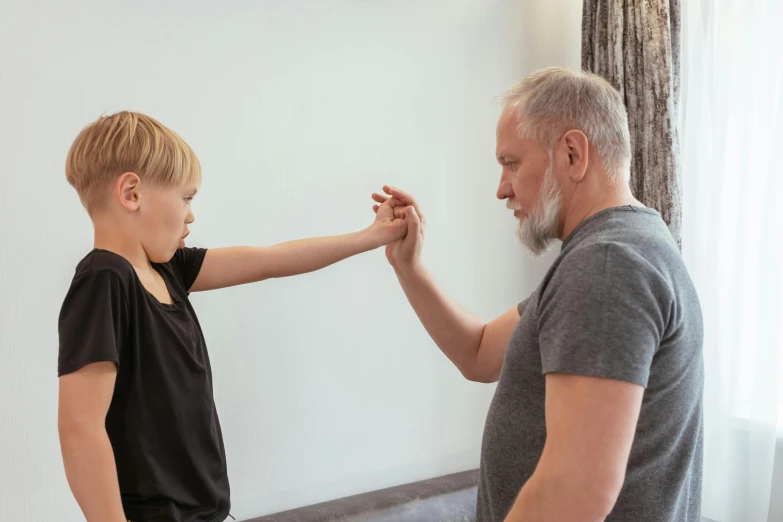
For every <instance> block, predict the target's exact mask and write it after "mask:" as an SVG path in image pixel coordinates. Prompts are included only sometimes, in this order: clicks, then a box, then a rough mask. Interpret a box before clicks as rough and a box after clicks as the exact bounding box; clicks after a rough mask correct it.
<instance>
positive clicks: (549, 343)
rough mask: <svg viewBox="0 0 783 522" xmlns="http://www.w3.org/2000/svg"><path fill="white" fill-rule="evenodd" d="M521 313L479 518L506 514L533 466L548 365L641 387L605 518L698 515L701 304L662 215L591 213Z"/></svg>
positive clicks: (681, 521) (648, 520)
mask: <svg viewBox="0 0 783 522" xmlns="http://www.w3.org/2000/svg"><path fill="white" fill-rule="evenodd" d="M519 311H520V316H521V317H520V320H519V324H518V325H517V327H516V330H515V331H514V333H513V334H512V336H511V339H510V340H509V344H508V347H507V349H506V354H505V359H504V361H503V369H502V371H501V374H500V380H499V382H498V385H497V389H496V391H495V396H494V398H493V400H492V405H491V406H490V409H489V414H488V416H487V422H486V426H485V428H484V439H483V443H482V451H481V478H480V482H479V492H478V507H477V512H478V513H477V520H478V522H500V521H502V520H503V519H504V518H505V516H506V515H507V514H508V512H509V510H510V509H511V507H512V505H513V503H514V501H515V500H516V497H517V496H518V495H519V492H520V490H521V489H522V486H524V484H525V482H526V481H527V480H528V479H529V478H530V476H531V475H532V474H533V471H534V470H535V468H536V465H537V463H538V461H539V458H540V457H541V452H542V450H543V448H544V442H545V440H546V424H545V418H544V396H545V377H544V376H545V375H546V374H547V373H550V372H556V373H567V374H573V375H584V376H593V377H604V378H609V379H616V380H620V381H626V382H630V383H635V384H639V385H641V386H644V388H645V391H644V399H643V402H642V407H641V413H640V416H639V422H638V424H637V427H636V434H635V438H634V441H633V445H632V447H631V454H630V458H629V462H628V471H627V475H626V478H625V483H624V485H623V488H622V490H621V492H620V496H619V498H618V499H617V503H616V504H615V507H614V510H613V511H612V513H611V515H609V517H608V518H607V519H606V520H607V521H608V522H615V521H623V522H698V521H699V519H700V512H701V478H702V477H701V474H702V444H703V443H702V440H703V432H702V390H703V377H704V370H703V362H702V343H703V325H702V316H701V307H700V305H699V300H698V297H697V295H696V290H695V288H694V286H693V283H692V281H691V278H690V276H689V275H688V272H687V270H686V269H685V265H684V263H683V260H682V256H681V255H680V252H679V250H678V249H677V246H676V244H675V243H674V241H673V239H672V236H671V234H670V233H669V230H668V228H667V227H666V225H665V224H664V222H663V221H662V220H661V218H660V215H659V214H658V213H657V212H655V211H654V210H650V209H646V208H640V207H631V206H625V207H617V208H611V209H607V210H604V211H602V212H599V213H598V214H595V215H593V216H591V217H590V218H588V219H587V220H585V221H584V222H583V223H581V224H580V225H579V227H577V229H576V230H574V232H573V233H572V234H571V235H570V236H569V237H568V238H567V239H566V240H565V242H564V243H563V247H562V251H561V253H560V256H559V257H558V258H557V260H556V261H555V262H554V264H553V265H552V267H551V269H550V270H549V272H548V273H547V275H546V277H545V278H544V280H543V282H542V283H541V285H540V286H539V287H538V289H537V290H536V291H535V292H534V293H533V294H532V295H531V296H530V297H529V298H527V299H526V300H525V301H523V302H522V303H521V304H520V305H519ZM563 501H564V502H567V501H568V499H563Z"/></svg>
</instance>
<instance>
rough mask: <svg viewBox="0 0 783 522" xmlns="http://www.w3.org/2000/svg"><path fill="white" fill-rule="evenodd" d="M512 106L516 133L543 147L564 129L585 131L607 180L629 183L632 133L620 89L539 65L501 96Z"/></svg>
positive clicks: (588, 75)
mask: <svg viewBox="0 0 783 522" xmlns="http://www.w3.org/2000/svg"><path fill="white" fill-rule="evenodd" d="M501 99H502V101H503V104H504V106H505V107H509V108H512V109H515V110H516V116H517V121H518V122H519V128H518V131H519V135H520V136H522V137H524V138H528V139H531V140H533V141H535V142H536V143H538V144H539V145H540V146H541V147H543V148H544V149H546V150H547V151H548V152H549V153H550V155H551V153H552V146H553V145H554V143H555V141H556V140H557V139H559V138H560V137H561V136H562V135H563V134H564V133H565V132H567V131H568V130H571V129H579V130H581V131H582V132H584V133H585V135H586V136H587V140H588V141H589V142H590V143H591V144H592V145H593V147H594V148H595V150H596V151H597V152H598V155H599V156H600V157H601V161H602V163H603V167H604V169H605V170H606V172H607V174H609V175H610V176H611V177H612V178H614V179H616V180H618V181H620V180H622V181H626V182H627V181H628V177H629V175H630V164H631V137H630V134H629V131H628V114H627V112H626V110H625V105H624V104H623V100H622V98H621V97H620V93H618V92H617V90H615V88H614V87H612V85H611V84H609V82H607V81H606V80H604V79H603V78H602V77H600V76H598V75H595V74H592V73H589V72H575V71H572V70H570V69H567V68H565V67H549V68H546V69H541V70H540V71H537V72H535V73H533V74H531V75H530V76H528V77H526V78H525V79H524V80H522V81H521V82H519V83H517V84H516V85H514V86H513V87H511V88H510V89H509V90H508V91H506V93H505V94H503V96H502V97H501Z"/></svg>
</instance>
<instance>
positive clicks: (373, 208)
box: [372, 205, 381, 214]
mask: <svg viewBox="0 0 783 522" xmlns="http://www.w3.org/2000/svg"><path fill="white" fill-rule="evenodd" d="M379 208H381V207H379V206H378V205H373V206H372V211H373V212H375V213H376V214H377V213H378V209H379Z"/></svg>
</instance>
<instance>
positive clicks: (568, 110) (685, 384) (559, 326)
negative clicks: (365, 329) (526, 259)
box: [373, 68, 703, 522]
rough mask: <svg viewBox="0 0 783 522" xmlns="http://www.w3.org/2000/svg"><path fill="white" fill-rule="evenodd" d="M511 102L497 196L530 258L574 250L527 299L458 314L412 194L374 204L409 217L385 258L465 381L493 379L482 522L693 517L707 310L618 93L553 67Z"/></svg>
mask: <svg viewBox="0 0 783 522" xmlns="http://www.w3.org/2000/svg"><path fill="white" fill-rule="evenodd" d="M504 105H505V107H504V110H503V112H502V114H501V116H500V119H499V121H498V125H497V160H498V162H499V163H500V165H501V167H502V174H501V177H500V186H499V187H498V191H497V197H498V198H499V199H501V200H503V199H505V200H506V203H507V206H508V208H509V209H512V210H513V211H514V216H515V217H516V218H517V219H518V220H519V237H520V239H521V241H522V242H523V243H524V244H525V245H526V246H527V247H528V248H529V249H530V250H531V251H532V252H533V253H534V254H539V253H541V252H543V251H544V250H545V249H546V248H547V246H548V245H549V244H550V243H551V242H552V241H553V240H554V239H560V240H562V242H563V243H562V248H561V252H560V255H559V256H558V257H557V259H556V260H555V262H554V264H553V265H552V267H551V268H550V270H549V272H548V273H547V274H546V277H544V279H543V281H542V282H541V284H540V285H539V287H538V288H537V289H536V290H535V292H533V293H532V295H530V296H529V297H527V298H526V299H524V300H523V301H522V302H521V303H520V304H519V305H518V306H516V307H514V308H512V309H511V310H509V311H508V312H506V313H505V314H503V315H501V316H500V317H498V318H496V319H495V320H493V321H490V322H488V323H485V322H484V321H482V320H481V319H479V318H478V317H476V316H474V315H472V314H470V313H469V312H466V311H465V310H463V309H462V308H460V306H458V305H457V304H456V303H455V302H454V301H453V300H451V299H450V298H449V297H448V296H447V295H446V294H445V293H444V292H443V291H442V290H441V289H440V288H439V287H438V286H437V284H436V283H435V280H434V278H433V277H432V276H431V275H430V274H429V273H428V272H427V270H426V269H425V267H424V266H423V264H422V261H421V256H420V251H421V247H422V243H423V236H424V225H425V220H424V217H423V215H422V213H421V210H420V209H419V207H418V205H417V203H416V201H415V200H414V199H413V197H411V196H410V195H409V194H406V193H405V192H402V191H400V190H398V189H396V188H393V187H384V192H385V194H374V195H373V199H375V200H376V201H377V202H379V203H381V202H383V201H386V200H387V199H388V198H393V200H394V202H393V203H394V204H395V205H397V206H396V207H395V211H396V213H397V215H398V216H399V217H404V218H405V220H406V222H407V227H408V233H407V235H406V237H405V238H404V239H402V240H400V241H398V242H396V243H392V244H390V245H389V246H387V250H386V255H387V257H388V259H389V262H390V263H391V265H392V266H393V267H394V270H395V272H396V274H397V278H398V279H399V282H400V284H401V285H402V288H403V290H404V291H405V294H406V296H407V297H408V300H409V301H410V303H411V305H412V306H413V308H414V310H415V311H416V313H417V315H418V317H419V319H420V320H421V322H422V324H423V325H424V327H425V328H426V329H427V332H429V334H430V336H431V337H432V339H433V340H434V341H435V343H436V344H437V345H438V347H439V348H440V349H441V350H442V351H443V353H444V354H445V355H446V356H447V357H448V358H449V359H450V360H451V361H452V362H453V363H454V364H455V365H456V366H457V368H459V370H460V371H461V372H462V374H463V375H464V376H465V377H466V378H468V379H470V380H473V381H479V382H495V381H497V382H498V384H497V389H496V391H495V396H494V399H493V401H492V405H491V407H490V409H489V414H488V416H487V421H486V426H485V428H484V438H483V443H482V451H481V477H480V483H479V493H478V506H477V512H478V516H477V518H478V521H479V522H490V521H493V522H495V521H497V522H499V521H502V520H507V521H515V522H523V521H525V522H526V521H531V522H532V521H535V522H570V521H573V522H592V521H602V520H607V521H623V522H697V521H698V520H699V519H700V506H701V501H700V496H701V472H702V387H703V363H702V342H703V328H702V317H701V309H700V305H699V301H698V298H697V295H696V291H695V289H694V286H693V284H692V282H691V279H690V277H689V275H688V273H687V271H686V269H685V266H684V264H683V260H682V257H681V255H680V252H679V250H678V249H677V246H676V244H675V242H674V241H673V239H672V237H671V234H670V233H669V231H668V229H667V227H666V225H665V223H664V222H663V221H662V219H661V217H660V215H659V214H658V213H657V212H655V211H654V210H651V209H649V208H646V207H645V206H643V205H642V204H641V203H640V202H639V201H637V200H636V199H635V198H634V197H633V195H632V194H631V190H630V188H629V184H628V177H629V165H630V158H631V152H630V138H629V132H628V122H627V116H626V112H625V107H624V106H623V102H622V99H621V98H620V96H619V94H618V93H617V92H616V91H615V90H614V89H613V88H612V87H611V85H609V84H608V83H607V82H606V81H604V80H603V79H601V78H600V77H598V76H595V75H592V74H588V73H577V72H571V71H569V70H567V69H563V68H550V69H545V70H542V71H539V72H536V73H534V74H532V75H531V76H529V77H527V78H525V79H524V80H522V81H521V82H520V83H519V84H517V85H515V86H514V87H512V88H511V89H510V90H509V91H508V92H507V93H506V95H505V97H504ZM376 208H377V205H376Z"/></svg>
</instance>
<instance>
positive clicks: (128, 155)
mask: <svg viewBox="0 0 783 522" xmlns="http://www.w3.org/2000/svg"><path fill="white" fill-rule="evenodd" d="M125 172H133V173H135V174H136V175H138V176H139V178H141V180H142V182H143V183H149V184H150V185H153V186H185V185H195V186H198V185H200V184H201V165H200V164H199V161H198V158H197V157H196V154H195V153H194V152H193V150H192V149H191V148H190V146H189V145H188V144H187V143H185V140H183V139H182V138H181V137H180V136H179V135H177V133H175V132H174V131H172V130H171V129H169V128H168V127H166V126H165V125H163V124H161V123H160V122H158V121H157V120H155V119H154V118H150V117H149V116H146V115H144V114H140V113H138V112H129V111H122V112H118V113H116V114H112V115H110V116H101V117H100V118H98V119H97V120H96V121H95V122H93V123H91V124H90V125H88V126H87V127H85V128H84V129H83V130H82V131H81V132H80V133H79V135H78V136H77V137H76V140H74V142H73V145H71V149H70V151H68V159H67V160H66V164H65V177H66V178H67V180H68V183H70V184H71V185H73V187H74V188H75V189H76V192H77V193H78V194H79V199H81V201H82V204H83V205H84V207H85V208H86V209H87V212H88V213H90V215H92V213H93V211H94V210H95V209H96V208H97V207H98V206H99V205H100V204H101V202H102V200H103V199H104V198H105V195H106V189H107V188H108V187H109V186H110V185H111V184H112V183H114V182H115V181H116V180H117V178H118V177H119V176H120V175H122V174H124V173H125Z"/></svg>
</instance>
